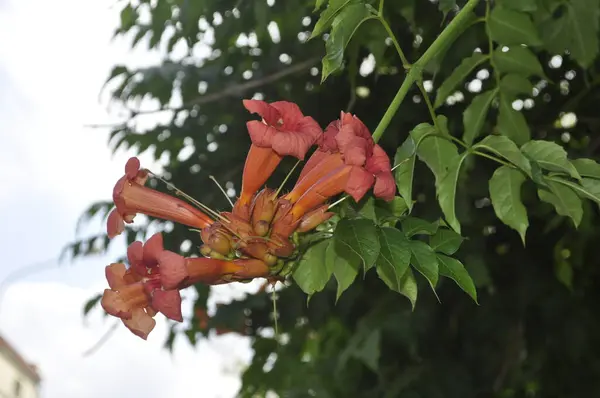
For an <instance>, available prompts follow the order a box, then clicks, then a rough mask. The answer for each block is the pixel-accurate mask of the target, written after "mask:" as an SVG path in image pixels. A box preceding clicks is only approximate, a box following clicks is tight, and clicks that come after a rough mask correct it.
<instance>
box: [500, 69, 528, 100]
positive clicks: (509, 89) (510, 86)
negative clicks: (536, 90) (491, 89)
mask: <svg viewBox="0 0 600 398" xmlns="http://www.w3.org/2000/svg"><path fill="white" fill-rule="evenodd" d="M500 91H501V92H502V94H503V95H506V96H508V97H513V96H516V95H519V94H525V95H529V96H530V95H532V93H533V84H532V83H531V82H530V81H529V79H527V78H526V77H524V76H521V75H519V74H516V73H509V74H508V75H504V77H502V79H501V80H500Z"/></svg>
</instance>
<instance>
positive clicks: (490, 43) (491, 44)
mask: <svg viewBox="0 0 600 398" xmlns="http://www.w3.org/2000/svg"><path fill="white" fill-rule="evenodd" d="M490 2H491V1H490V0H487V2H486V5H485V18H484V21H485V33H486V34H487V37H488V51H489V58H490V66H491V67H492V70H493V73H494V79H495V80H496V87H500V74H499V73H498V72H497V69H496V64H495V62H494V42H493V41H492V33H491V32H490Z"/></svg>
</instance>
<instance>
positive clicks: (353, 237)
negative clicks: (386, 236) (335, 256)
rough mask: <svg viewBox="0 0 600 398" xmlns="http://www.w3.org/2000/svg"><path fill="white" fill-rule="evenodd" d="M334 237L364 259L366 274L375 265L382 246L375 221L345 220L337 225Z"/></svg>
mask: <svg viewBox="0 0 600 398" xmlns="http://www.w3.org/2000/svg"><path fill="white" fill-rule="evenodd" d="M333 236H334V239H335V240H336V242H342V243H344V244H345V245H346V246H348V248H349V250H352V251H353V252H354V253H356V255H358V256H359V257H360V258H361V259H362V262H363V265H364V268H365V272H366V271H368V270H369V269H370V268H371V267H373V266H374V265H375V261H376V260H377V257H378V256H379V249H380V245H379V239H378V238H377V227H376V226H375V224H374V223H373V221H371V220H367V219H354V220H348V219H343V220H341V221H340V222H339V223H338V224H337V227H336V228H335V232H334V234H333Z"/></svg>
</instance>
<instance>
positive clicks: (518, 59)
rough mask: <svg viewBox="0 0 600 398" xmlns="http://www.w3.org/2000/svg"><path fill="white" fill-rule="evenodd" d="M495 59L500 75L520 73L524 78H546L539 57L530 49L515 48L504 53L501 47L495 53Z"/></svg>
mask: <svg viewBox="0 0 600 398" xmlns="http://www.w3.org/2000/svg"><path fill="white" fill-rule="evenodd" d="M493 57H494V64H495V65H496V68H498V72H500V73H518V74H520V75H522V76H531V75H535V76H539V77H542V78H545V74H544V70H543V69H542V65H541V64H540V61H539V60H538V57H536V56H535V54H533V53H532V52H531V50H529V49H528V48H525V47H519V46H513V47H511V48H510V49H509V50H508V51H503V47H502V46H500V47H498V48H497V49H496V50H495V51H494V55H493Z"/></svg>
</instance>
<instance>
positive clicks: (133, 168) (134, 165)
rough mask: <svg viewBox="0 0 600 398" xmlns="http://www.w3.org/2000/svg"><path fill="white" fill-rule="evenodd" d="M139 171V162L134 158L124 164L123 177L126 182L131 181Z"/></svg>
mask: <svg viewBox="0 0 600 398" xmlns="http://www.w3.org/2000/svg"><path fill="white" fill-rule="evenodd" d="M139 170H140V160H139V159H138V158H136V157H133V158H129V160H128V161H127V163H125V176H126V177H127V179H128V180H133V179H134V178H135V177H136V176H137V174H138V171H139Z"/></svg>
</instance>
